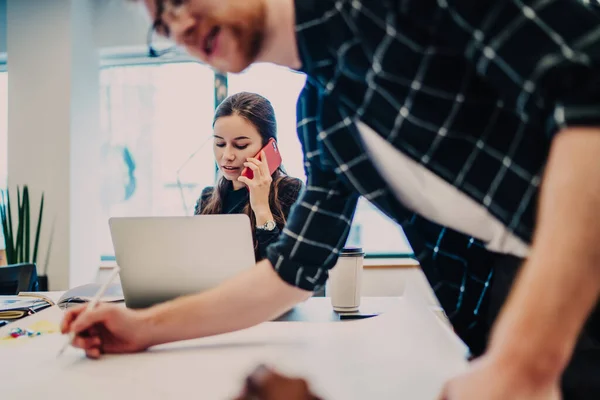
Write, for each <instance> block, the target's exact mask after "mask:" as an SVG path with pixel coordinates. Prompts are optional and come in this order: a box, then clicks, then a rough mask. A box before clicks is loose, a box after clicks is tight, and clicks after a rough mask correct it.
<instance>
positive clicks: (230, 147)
mask: <svg viewBox="0 0 600 400" xmlns="http://www.w3.org/2000/svg"><path fill="white" fill-rule="evenodd" d="M262 147H263V146H262V137H261V136H260V133H258V130H256V128H255V127H254V125H252V123H250V122H248V120H246V119H244V118H242V117H240V116H239V115H230V116H228V117H221V118H219V119H217V121H216V122H215V126H214V146H213V149H214V152H215V160H216V161H217V164H218V165H219V169H220V170H221V172H222V173H223V176H224V177H225V179H227V180H229V181H233V182H234V183H237V182H238V180H237V178H238V177H239V176H240V175H241V173H242V171H243V169H244V163H245V162H246V160H247V159H248V158H250V157H254V156H256V154H258V152H259V151H260V150H261V149H262Z"/></svg>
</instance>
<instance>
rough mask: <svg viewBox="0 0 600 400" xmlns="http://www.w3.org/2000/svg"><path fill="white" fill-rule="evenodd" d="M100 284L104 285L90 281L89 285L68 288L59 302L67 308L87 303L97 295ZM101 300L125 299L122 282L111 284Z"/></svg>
mask: <svg viewBox="0 0 600 400" xmlns="http://www.w3.org/2000/svg"><path fill="white" fill-rule="evenodd" d="M100 286H102V285H101V284H99V283H89V284H87V285H82V286H77V287H75V288H73V289H70V290H67V291H66V292H65V293H64V294H63V295H62V296H61V297H60V299H59V300H58V303H57V304H58V305H59V306H61V307H63V308H67V307H69V306H72V305H77V304H81V303H87V302H89V301H91V300H92V298H93V297H94V296H95V295H96V292H98V289H99V288H100ZM100 301H101V302H105V303H118V302H122V301H124V297H123V289H122V288H121V284H120V283H113V284H110V285H109V286H108V289H106V292H105V293H104V296H102V298H101V299H100Z"/></svg>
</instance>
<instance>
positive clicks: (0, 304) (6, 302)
mask: <svg viewBox="0 0 600 400" xmlns="http://www.w3.org/2000/svg"><path fill="white" fill-rule="evenodd" d="M54 304H55V303H54V301H52V300H51V299H50V298H47V297H44V296H43V295H29V294H19V295H16V296H0V320H9V321H12V320H16V319H19V318H23V317H26V316H28V315H31V314H35V313H36V312H39V311H41V310H43V309H45V308H48V307H50V306H53V305H54Z"/></svg>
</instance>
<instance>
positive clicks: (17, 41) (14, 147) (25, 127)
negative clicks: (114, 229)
mask: <svg viewBox="0 0 600 400" xmlns="http://www.w3.org/2000/svg"><path fill="white" fill-rule="evenodd" d="M92 1H94V0H52V1H48V0H27V1H23V0H8V3H7V13H6V14H7V15H8V18H7V51H8V54H9V55H8V60H9V61H8V68H9V79H8V111H9V117H8V184H9V187H10V188H11V189H13V188H14V187H15V186H16V185H25V184H26V185H28V186H29V187H30V189H31V193H32V196H33V198H34V199H35V200H34V201H33V204H32V205H33V207H34V209H35V208H37V207H38V203H39V198H40V195H41V192H42V191H43V192H44V194H45V203H44V218H43V225H42V234H41V237H40V243H41V245H40V247H41V248H40V253H39V260H38V272H39V273H41V272H42V270H41V269H43V268H41V267H42V266H43V265H45V264H46V262H47V263H48V276H49V281H50V287H51V289H53V290H60V289H66V288H68V287H70V286H75V285H79V284H83V283H87V282H89V281H90V280H92V279H93V278H94V276H95V273H96V269H97V267H98V260H99V254H98V251H97V250H95V246H97V239H96V235H97V232H98V226H97V223H98V222H97V221H95V218H96V217H95V216H96V213H93V212H90V211H89V210H90V209H94V207H99V197H100V196H99V194H98V187H99V184H98V181H97V179H96V177H95V176H94V173H95V172H96V171H98V168H99V152H100V143H99V141H100V135H99V134H98V132H97V127H98V114H99V104H98V101H99V99H98V98H99V96H98V86H99V85H98V79H99V78H98V65H99V62H98V58H97V54H96V50H95V49H94V34H93V31H92V29H90V27H91V26H92V24H91V20H92V9H91V5H92V3H91V2H92ZM50 243H51V249H50V252H49V253H48V251H47V249H48V248H49V246H50Z"/></svg>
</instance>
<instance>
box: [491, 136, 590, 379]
mask: <svg viewBox="0 0 600 400" xmlns="http://www.w3.org/2000/svg"><path fill="white" fill-rule="evenodd" d="M599 242H600V129H598V128H571V129H567V130H565V131H563V132H561V133H559V134H558V135H557V136H556V137H555V139H554V143H553V146H552V150H551V153H550V157H549V160H548V164H547V169H546V173H545V179H544V182H543V185H542V189H541V200H540V206H539V214H538V221H537V230H536V235H535V237H534V242H533V246H532V253H531V256H530V257H529V260H528V261H527V263H526V265H525V266H524V268H523V272H522V274H521V276H520V277H519V278H518V279H517V283H516V286H515V288H514V290H513V291H512V293H511V295H510V297H509V300H508V302H507V304H506V306H505V307H504V309H503V311H502V313H501V316H500V318H499V320H498V323H497V325H496V328H495V329H494V332H493V336H492V340H491V343H490V348H489V354H490V355H491V356H492V357H494V356H496V355H498V357H500V358H502V359H504V360H505V361H506V362H507V365H511V364H512V365H514V366H520V367H522V368H523V371H524V372H525V373H528V374H530V376H531V378H532V379H534V380H540V381H547V380H556V379H558V378H559V377H560V374H561V372H562V370H563V369H564V367H565V366H566V364H567V363H568V361H569V358H570V355H571V353H572V351H573V348H574V345H575V342H576V340H577V336H578V333H579V332H580V330H581V328H582V326H583V324H584V322H585V320H586V317H587V316H588V314H589V313H590V311H591V309H592V307H593V306H594V304H595V302H596V301H597V299H598V294H599V292H600V243H599Z"/></svg>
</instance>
